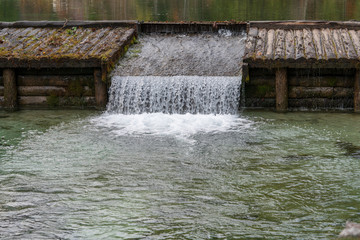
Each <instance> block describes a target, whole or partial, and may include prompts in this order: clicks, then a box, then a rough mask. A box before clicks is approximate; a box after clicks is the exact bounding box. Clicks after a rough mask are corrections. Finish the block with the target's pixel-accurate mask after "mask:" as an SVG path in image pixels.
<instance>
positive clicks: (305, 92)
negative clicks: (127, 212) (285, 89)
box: [289, 86, 354, 98]
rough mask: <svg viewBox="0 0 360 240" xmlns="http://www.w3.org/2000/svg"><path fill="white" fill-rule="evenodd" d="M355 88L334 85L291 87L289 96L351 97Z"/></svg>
mask: <svg viewBox="0 0 360 240" xmlns="http://www.w3.org/2000/svg"><path fill="white" fill-rule="evenodd" d="M353 91H354V90H353V88H341V87H338V88H334V87H304V86H292V87H289V98H349V97H350V98H351V97H352V96H353Z"/></svg>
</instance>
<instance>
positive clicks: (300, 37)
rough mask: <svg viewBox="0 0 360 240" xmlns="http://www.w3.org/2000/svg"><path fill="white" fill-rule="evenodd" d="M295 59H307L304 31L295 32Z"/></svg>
mask: <svg viewBox="0 0 360 240" xmlns="http://www.w3.org/2000/svg"><path fill="white" fill-rule="evenodd" d="M294 32H295V46H296V48H295V59H297V60H298V59H305V58H306V56H305V47H304V34H303V31H302V30H295V31H294Z"/></svg>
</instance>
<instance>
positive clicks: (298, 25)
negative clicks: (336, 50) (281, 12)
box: [249, 20, 360, 30]
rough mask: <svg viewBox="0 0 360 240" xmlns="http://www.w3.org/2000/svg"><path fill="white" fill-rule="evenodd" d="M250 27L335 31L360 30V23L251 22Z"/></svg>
mask: <svg viewBox="0 0 360 240" xmlns="http://www.w3.org/2000/svg"><path fill="white" fill-rule="evenodd" d="M249 26H250V27H257V28H267V29H286V30H288V29H291V30H302V29H304V28H308V29H314V28H318V29H321V28H333V29H342V28H347V29H355V30H358V29H360V22H357V21H296V20H295V21H251V22H249Z"/></svg>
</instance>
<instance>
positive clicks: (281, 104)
mask: <svg viewBox="0 0 360 240" xmlns="http://www.w3.org/2000/svg"><path fill="white" fill-rule="evenodd" d="M287 82H288V81H287V70H286V68H279V69H277V70H276V85H275V87H276V111H277V112H285V111H287V107H288V84H287Z"/></svg>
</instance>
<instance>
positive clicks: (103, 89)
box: [94, 69, 107, 109]
mask: <svg viewBox="0 0 360 240" xmlns="http://www.w3.org/2000/svg"><path fill="white" fill-rule="evenodd" d="M94 84H95V100H96V107H97V108H98V109H104V108H105V107H106V103H107V86H106V83H105V82H104V81H103V80H102V72H101V69H95V70H94Z"/></svg>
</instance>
